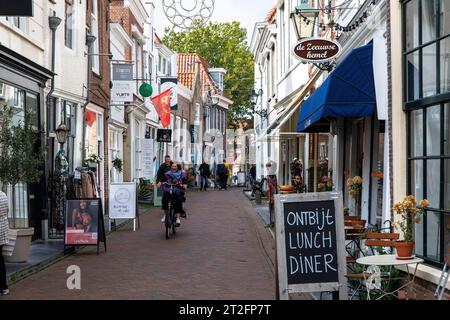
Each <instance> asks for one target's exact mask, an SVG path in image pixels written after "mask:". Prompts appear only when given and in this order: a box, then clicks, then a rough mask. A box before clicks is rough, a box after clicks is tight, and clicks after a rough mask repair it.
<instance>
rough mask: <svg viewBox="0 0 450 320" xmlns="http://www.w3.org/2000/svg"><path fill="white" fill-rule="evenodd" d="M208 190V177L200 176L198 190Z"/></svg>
mask: <svg viewBox="0 0 450 320" xmlns="http://www.w3.org/2000/svg"><path fill="white" fill-rule="evenodd" d="M206 188H208V177H206V176H200V190H206Z"/></svg>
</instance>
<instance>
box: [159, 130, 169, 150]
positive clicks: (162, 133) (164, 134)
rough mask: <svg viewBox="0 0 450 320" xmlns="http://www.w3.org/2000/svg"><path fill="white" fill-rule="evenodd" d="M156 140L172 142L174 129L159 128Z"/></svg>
mask: <svg viewBox="0 0 450 320" xmlns="http://www.w3.org/2000/svg"><path fill="white" fill-rule="evenodd" d="M156 141H157V142H164V143H171V142H172V130H170V129H158V131H157V133H156ZM169 154H170V153H169Z"/></svg>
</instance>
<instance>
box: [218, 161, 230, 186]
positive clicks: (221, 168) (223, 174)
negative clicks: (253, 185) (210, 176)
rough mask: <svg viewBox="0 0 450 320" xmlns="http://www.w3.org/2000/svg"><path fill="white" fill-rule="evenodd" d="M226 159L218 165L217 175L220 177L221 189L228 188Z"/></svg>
mask: <svg viewBox="0 0 450 320" xmlns="http://www.w3.org/2000/svg"><path fill="white" fill-rule="evenodd" d="M226 163H227V162H226V160H223V163H221V164H219V165H218V166H217V176H218V177H219V185H220V190H227V180H228V170H227V167H226V166H225V164H226Z"/></svg>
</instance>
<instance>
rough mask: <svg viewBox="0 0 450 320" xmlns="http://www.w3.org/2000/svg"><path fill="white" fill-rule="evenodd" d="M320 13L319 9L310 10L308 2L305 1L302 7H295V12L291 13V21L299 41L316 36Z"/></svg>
mask: <svg viewBox="0 0 450 320" xmlns="http://www.w3.org/2000/svg"><path fill="white" fill-rule="evenodd" d="M319 12H320V10H319V9H314V8H310V7H309V5H308V1H304V0H302V3H301V5H300V6H297V7H295V10H294V11H293V12H292V13H291V19H292V22H293V23H294V29H295V33H296V35H297V39H298V40H300V39H302V38H310V37H313V36H314V26H315V25H316V20H317V17H318V16H319Z"/></svg>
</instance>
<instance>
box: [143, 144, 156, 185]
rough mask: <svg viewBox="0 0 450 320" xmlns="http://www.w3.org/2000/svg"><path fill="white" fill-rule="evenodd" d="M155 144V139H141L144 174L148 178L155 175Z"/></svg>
mask: <svg viewBox="0 0 450 320" xmlns="http://www.w3.org/2000/svg"><path fill="white" fill-rule="evenodd" d="M153 146H154V140H153V139H143V140H142V141H141V151H142V153H141V157H142V176H143V178H146V179H153V177H154V174H153V158H154V157H155V152H154V148H153Z"/></svg>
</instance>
